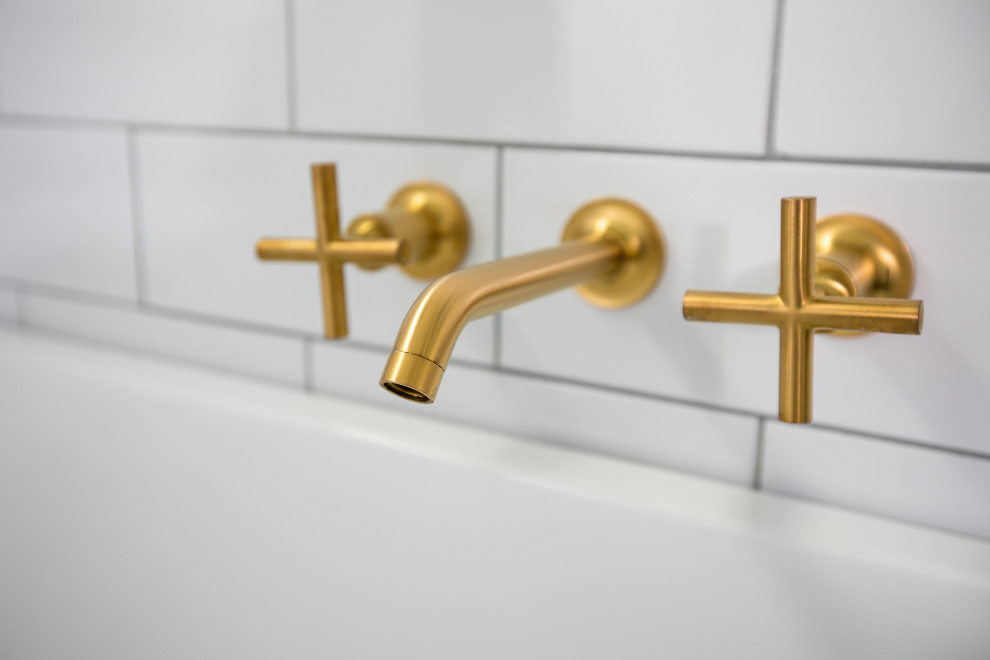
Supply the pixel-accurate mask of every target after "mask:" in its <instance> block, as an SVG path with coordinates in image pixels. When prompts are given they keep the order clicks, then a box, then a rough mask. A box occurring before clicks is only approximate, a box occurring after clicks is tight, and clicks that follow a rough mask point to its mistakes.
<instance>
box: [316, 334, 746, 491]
mask: <svg viewBox="0 0 990 660" xmlns="http://www.w3.org/2000/svg"><path fill="white" fill-rule="evenodd" d="M387 357H388V351H387V350H382V351H380V352H375V351H368V350H359V349H354V348H350V347H346V346H340V345H335V344H332V343H327V342H323V343H320V344H318V345H316V346H314V353H313V375H314V384H315V386H316V389H317V390H320V391H323V392H328V393H330V394H336V395H339V396H346V397H350V398H353V399H359V400H361V401H367V402H368V403H373V404H376V405H382V406H389V407H391V408H395V409H396V410H404V411H406V412H413V413H419V414H422V415H424V416H428V417H433V418H441V419H450V420H454V421H458V422H463V423H466V424H472V425H475V426H480V427H484V428H488V429H493V430H498V431H502V432H506V433H511V434H516V435H521V436H524V437H528V438H535V439H539V440H545V441H549V442H552V443H554V444H558V445H563V446H567V447H572V448H575V449H582V450H587V451H592V452H597V453H599V454H608V455H611V456H619V457H622V458H628V459H632V460H635V461H641V462H645V463H651V464H653V465H661V466H665V467H671V468H675V469H679V470H684V471H686V472H692V473H695V474H701V475H704V476H708V477H715V478H717V479H722V480H725V481H730V482H733V483H738V484H742V485H747V486H748V485H750V484H751V483H752V481H753V474H754V469H755V460H756V433H757V428H756V427H757V422H756V420H755V419H754V418H750V417H744V416H741V415H734V414H729V413H721V412H716V411H711V410H702V409H699V408H694V407H689V406H682V405H676V404H672V403H665V402H663V401H651V400H649V399H644V398H639V397H632V396H624V395H620V394H613V393H610V392H603V391H600V390H598V391H596V390H593V389H588V388H585V387H578V386H574V385H568V384H562V383H554V382H547V381H540V380H538V379H535V378H526V377H521V376H516V375H512V374H506V373H496V372H493V371H490V370H486V369H481V368H478V367H473V366H470V365H467V364H451V365H450V367H449V368H448V369H447V373H446V375H445V376H444V382H443V385H442V386H441V388H440V393H439V395H438V396H437V401H436V403H434V404H432V405H429V406H424V405H421V404H416V403H412V402H410V401H404V400H402V399H399V398H398V397H396V396H394V395H392V394H389V393H388V392H386V391H385V390H383V389H382V388H381V387H380V386H379V385H378V378H379V376H380V375H381V372H382V368H383V367H384V366H385V359H386V358H387Z"/></svg>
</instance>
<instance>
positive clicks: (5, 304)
mask: <svg viewBox="0 0 990 660" xmlns="http://www.w3.org/2000/svg"><path fill="white" fill-rule="evenodd" d="M0 321H2V322H4V323H16V322H17V296H16V295H15V294H14V292H13V291H5V290H4V289H0Z"/></svg>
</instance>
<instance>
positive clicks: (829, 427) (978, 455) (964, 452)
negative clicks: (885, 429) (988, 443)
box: [808, 422, 990, 460]
mask: <svg viewBox="0 0 990 660" xmlns="http://www.w3.org/2000/svg"><path fill="white" fill-rule="evenodd" d="M808 428H811V429H820V430H822V431H832V432H834V433H841V434H843V435H852V436H856V437H857V438H858V439H866V440H876V441H879V442H891V443H894V444H897V445H903V446H905V447H911V448H912V449H927V450H930V451H940V452H945V453H948V454H955V455H957V456H963V457H965V458H975V459H979V460H990V453H983V452H980V451H976V450H973V449H963V448H961V447H947V446H945V445H936V444H932V443H929V442H924V441H922V440H910V439H907V438H899V437H897V436H892V435H884V434H883V433H874V432H873V431H860V430H859V429H854V428H849V427H847V426H837V425H833V424H820V423H818V422H815V423H813V424H811V425H810V426H809V427H808Z"/></svg>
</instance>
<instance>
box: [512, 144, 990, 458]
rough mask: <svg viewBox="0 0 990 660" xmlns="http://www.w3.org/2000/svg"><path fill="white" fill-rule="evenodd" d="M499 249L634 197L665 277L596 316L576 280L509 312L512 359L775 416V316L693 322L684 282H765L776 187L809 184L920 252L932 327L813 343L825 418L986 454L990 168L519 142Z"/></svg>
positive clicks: (989, 446) (552, 238)
mask: <svg viewBox="0 0 990 660" xmlns="http://www.w3.org/2000/svg"><path fill="white" fill-rule="evenodd" d="M505 165H506V172H505V191H506V192H505V194H506V198H505V205H504V216H505V229H504V241H505V250H504V254H507V255H509V254H515V253H519V252H523V251H526V250H530V249H534V248H539V247H543V246H546V245H552V244H554V243H555V242H556V241H557V240H558V236H559V234H560V231H561V228H562V227H563V225H564V223H565V222H566V220H567V218H568V217H569V215H570V213H572V212H573V210H574V209H576V208H577V207H578V206H580V205H581V204H582V203H584V202H585V201H587V200H589V199H591V198H594V197H598V196H601V195H619V196H623V197H627V198H630V199H632V200H634V201H637V202H638V203H640V204H641V205H643V206H644V207H645V208H647V209H648V210H649V211H650V212H651V213H652V214H653V215H654V216H655V217H656V218H657V219H658V220H659V222H660V224H661V225H662V227H663V229H664V232H665V233H666V235H667V240H668V245H669V255H670V258H669V261H668V264H667V270H666V272H665V274H664V276H663V280H662V281H661V283H660V286H659V288H658V289H657V290H656V291H655V292H654V293H653V294H652V295H651V296H650V297H649V298H648V299H647V300H645V301H643V302H642V303H640V304H639V305H637V306H634V307H632V308H629V309H625V310H619V311H607V310H600V309H597V308H594V307H592V306H591V305H589V304H587V303H585V302H584V301H583V300H582V299H581V298H579V297H578V296H577V294H576V293H574V292H573V291H565V292H561V293H558V294H555V295H553V296H551V297H548V298H546V299H543V300H540V301H536V302H533V303H529V304H527V305H526V306H524V307H521V308H516V309H512V310H509V311H507V312H505V313H504V318H503V338H504V346H503V359H504V363H505V364H506V365H507V366H510V367H516V368H519V369H524V370H526V371H536V372H543V373H548V374H553V375H558V376H562V377H567V378H572V379H576V380H581V381H588V382H600V383H604V384H607V385H613V386H617V387H622V388H627V389H633V390H639V391H644V392H654V393H658V394H663V395H669V396H674V397H677V398H683V399H688V400H697V401H704V402H707V403H713V404H718V405H722V406H728V407H731V408H737V409H743V410H751V411H758V412H760V413H763V414H766V415H770V416H776V411H777V359H778V357H777V356H778V337H777V334H778V333H777V331H776V330H775V329H773V328H767V327H758V326H743V325H730V324H717V323H688V322H686V321H684V320H683V318H682V312H681V299H682V296H683V294H684V292H685V290H687V289H710V290H722V291H751V292H766V293H769V292H773V291H776V289H777V286H778V277H777V269H778V260H779V249H780V248H779V246H780V233H779V232H780V201H779V200H780V198H781V197H785V196H790V195H802V194H817V195H818V198H819V203H818V209H819V216H820V217H824V216H826V215H828V214H830V213H837V212H840V211H860V212H863V213H867V214H871V215H874V216H876V217H879V218H882V219H885V220H887V221H888V222H889V223H891V224H892V225H893V226H894V227H895V228H896V229H897V230H898V231H899V232H901V234H902V235H903V236H904V237H905V239H906V240H907V241H908V243H909V244H910V245H911V246H912V247H913V249H914V252H915V260H916V264H917V271H918V283H917V287H916V289H915V295H916V297H918V298H922V299H924V300H925V312H926V314H925V316H926V318H925V329H924V334H923V335H922V336H920V337H916V336H898V335H872V336H869V337H862V338H843V337H818V338H817V339H816V341H815V349H816V358H815V418H816V419H817V420H818V421H821V422H827V423H830V424H833V425H836V426H842V427H845V428H852V429H859V430H865V431H870V432H875V433H881V434H886V435H894V436H900V437H904V438H910V439H917V440H923V441H926V442H929V443H938V444H943V445H947V446H955V447H961V448H967V449H972V450H977V451H985V452H990V434H987V433H986V432H985V430H984V429H985V419H984V409H985V404H986V401H988V400H990V352H988V351H984V350H980V347H981V346H982V345H983V344H984V343H985V339H984V337H983V333H984V328H986V327H987V326H988V324H990V310H988V308H987V306H986V305H981V304H977V303H976V302H975V301H978V300H982V298H983V297H984V295H985V294H984V293H983V290H982V282H984V281H985V280H986V279H987V277H988V276H990V267H988V265H987V261H986V259H985V258H984V255H983V250H984V248H985V246H986V245H987V244H990V225H988V223H987V222H985V221H984V216H985V207H986V197H987V193H988V192H990V174H980V173H952V172H942V171H923V170H912V169H905V168H872V167H840V166H831V165H806V164H792V163H769V162H755V161H718V160H704V159H686V158H680V159H672V158H664V157H655V156H622V155H607V154H590V153H573V152H543V151H538V150H533V151H529V150H509V151H508V152H507V153H506V160H505Z"/></svg>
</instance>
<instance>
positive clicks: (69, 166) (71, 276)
mask: <svg viewBox="0 0 990 660" xmlns="http://www.w3.org/2000/svg"><path fill="white" fill-rule="evenodd" d="M0 275H3V276H5V277H11V278H16V279H21V280H27V281H30V282H36V283H40V284H48V285H52V286H59V287H65V288H71V289H79V290H82V291H88V292H92V293H100V294H105V295H110V296H117V297H122V298H134V296H135V294H136V284H135V276H134V237H133V229H132V223H131V207H130V190H129V181H128V173H127V144H126V139H125V137H124V134H123V132H120V131H103V130H97V131H88V130H85V131H79V130H63V129H39V128H25V127H17V126H0Z"/></svg>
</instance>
